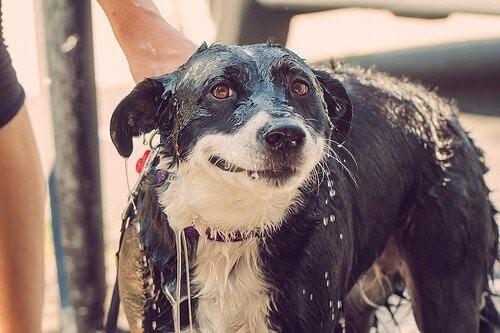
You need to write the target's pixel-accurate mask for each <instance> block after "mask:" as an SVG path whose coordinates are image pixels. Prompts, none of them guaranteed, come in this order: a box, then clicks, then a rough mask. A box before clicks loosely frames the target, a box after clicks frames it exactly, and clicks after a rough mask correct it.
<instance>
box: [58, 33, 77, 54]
mask: <svg viewBox="0 0 500 333" xmlns="http://www.w3.org/2000/svg"><path fill="white" fill-rule="evenodd" d="M77 44H78V35H70V36H68V38H66V40H65V41H64V43H62V44H61V47H60V49H61V51H62V52H63V53H68V52H69V51H71V50H73V49H74V48H75V47H76V45H77Z"/></svg>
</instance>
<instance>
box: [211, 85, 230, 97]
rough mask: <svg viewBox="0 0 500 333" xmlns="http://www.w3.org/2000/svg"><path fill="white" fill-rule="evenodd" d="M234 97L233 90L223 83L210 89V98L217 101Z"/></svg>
mask: <svg viewBox="0 0 500 333" xmlns="http://www.w3.org/2000/svg"><path fill="white" fill-rule="evenodd" d="M233 95H234V91H233V89H231V87H229V86H228V85H227V84H225V83H219V84H218V85H216V86H215V87H214V88H213V89H212V96H214V97H215V98H217V99H225V98H228V97H231V96H233Z"/></svg>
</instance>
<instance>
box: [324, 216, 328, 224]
mask: <svg viewBox="0 0 500 333" xmlns="http://www.w3.org/2000/svg"><path fill="white" fill-rule="evenodd" d="M323 224H324V225H327V224H328V217H323Z"/></svg>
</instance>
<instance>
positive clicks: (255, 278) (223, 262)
mask: <svg viewBox="0 0 500 333" xmlns="http://www.w3.org/2000/svg"><path fill="white" fill-rule="evenodd" d="M187 187H189V188H190V189H191V190H190V191H188V190H187ZM193 188H194V189H195V190H193ZM211 193H212V198H211V202H213V205H214V206H215V208H217V209H218V214H217V215H218V216H221V217H222V218H227V216H228V215H229V216H232V218H234V219H235V222H237V221H240V222H239V223H245V224H247V225H250V226H257V225H258V226H261V225H265V224H266V222H267V223H269V221H266V218H267V219H268V218H269V217H270V216H273V215H276V216H278V215H279V220H278V219H277V220H276V221H279V222H281V218H282V217H283V216H284V215H285V211H286V209H287V206H289V205H290V203H289V202H286V203H285V204H286V205H287V206H285V207H284V208H281V207H280V206H279V205H275V204H274V202H273V203H272V204H273V205H269V207H272V208H273V211H272V212H271V213H272V214H270V211H269V210H267V209H266V207H264V206H262V204H260V205H255V209H248V206H249V205H248V204H247V207H244V206H241V205H242V201H241V200H239V205H238V204H232V205H226V204H224V202H225V201H224V200H230V199H234V198H236V197H237V196H238V194H234V193H233V195H231V196H227V195H225V194H221V195H219V196H217V197H215V196H213V194H214V193H217V192H216V191H214V188H212V189H211ZM219 193H223V192H222V191H221V192H219ZM202 194H203V193H200V190H199V189H197V187H196V186H193V184H192V183H184V182H183V181H178V182H172V183H171V184H170V187H169V188H168V189H167V190H166V191H165V192H164V193H162V194H160V201H161V202H162V204H163V207H164V212H165V213H166V214H167V216H168V218H169V222H170V223H171V225H172V226H173V227H174V228H185V227H187V226H190V225H195V226H196V227H197V228H198V230H200V233H201V234H202V235H203V233H202V231H203V230H204V228H205V227H213V224H207V222H206V221H205V220H203V219H201V217H200V216H199V215H202V214H203V213H205V214H216V210H215V209H214V208H213V207H210V204H211V202H205V203H203V205H202V207H203V206H204V207H205V209H204V210H202V212H200V213H198V210H195V209H194V208H193V202H195V201H196V200H200V198H202V197H203V195H202ZM217 202H222V204H220V205H218V204H217ZM226 202H227V201H226ZM243 204H244V203H243ZM250 206H251V205H250ZM245 219H248V220H246V221H245ZM241 221H244V222H241ZM228 222H229V221H228V220H223V222H222V223H223V224H225V225H228ZM215 226H216V227H217V226H218V225H217V224H216V225H215ZM259 242H261V240H259V239H257V238H249V239H246V240H244V241H239V242H217V241H212V240H207V239H206V238H205V237H203V236H202V237H200V240H199V241H198V245H197V246H198V247H197V251H196V252H197V254H196V259H195V262H194V263H191V266H192V267H193V277H192V285H193V294H196V295H197V298H198V306H197V310H196V315H195V317H196V322H197V326H198V327H199V330H200V331H201V332H269V331H270V329H269V328H268V322H269V321H268V316H269V311H270V308H271V299H270V296H269V293H268V289H269V288H268V286H267V283H266V281H265V280H264V278H263V274H262V265H261V259H260V254H259Z"/></svg>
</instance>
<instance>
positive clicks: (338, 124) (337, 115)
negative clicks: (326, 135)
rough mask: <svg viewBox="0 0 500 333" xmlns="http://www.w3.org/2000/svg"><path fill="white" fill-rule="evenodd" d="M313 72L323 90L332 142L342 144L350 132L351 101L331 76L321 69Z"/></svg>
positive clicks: (338, 82)
mask: <svg viewBox="0 0 500 333" xmlns="http://www.w3.org/2000/svg"><path fill="white" fill-rule="evenodd" d="M313 72H314V74H315V75H316V78H317V79H318V81H319V83H320V85H321V88H322V89H323V98H324V100H325V102H326V105H327V108H328V115H329V117H330V120H331V122H332V125H333V128H332V140H335V141H336V142H338V143H340V144H342V143H343V142H344V141H345V140H346V137H347V135H348V134H349V131H350V130H351V121H352V103H351V99H350V98H349V95H348V94H347V91H346V90H345V88H344V86H343V85H342V83H341V82H340V81H339V80H338V79H336V78H335V77H334V76H333V74H331V73H329V72H328V71H326V70H321V69H319V70H318V69H313Z"/></svg>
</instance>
